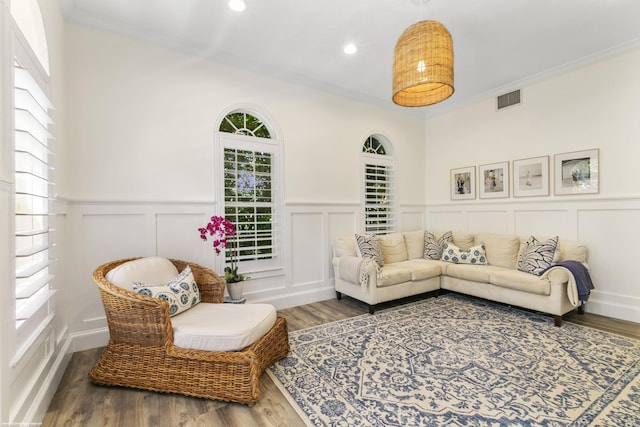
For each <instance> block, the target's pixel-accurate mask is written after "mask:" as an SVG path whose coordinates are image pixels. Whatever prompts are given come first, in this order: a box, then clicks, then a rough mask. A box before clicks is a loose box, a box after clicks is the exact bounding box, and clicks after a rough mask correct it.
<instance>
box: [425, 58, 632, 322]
mask: <svg viewBox="0 0 640 427" xmlns="http://www.w3.org/2000/svg"><path fill="white" fill-rule="evenodd" d="M639 73H640V48H638V47H636V48H634V49H631V50H627V51H625V52H621V53H618V54H616V55H614V56H610V57H608V58H606V59H600V60H598V61H596V62H593V63H590V64H586V65H583V66H581V67H579V68H575V69H572V70H569V71H565V72H563V73H562V74H559V75H556V76H554V77H551V78H547V79H545V80H542V81H539V82H536V83H530V84H527V85H525V86H524V87H522V98H523V102H522V104H521V105H518V106H513V107H509V108H506V109H504V110H501V111H496V107H495V105H496V104H495V98H489V99H486V100H483V101H480V102H477V103H474V104H472V105H469V106H467V107H465V108H461V109H459V110H456V111H453V112H450V113H448V114H444V115H442V116H439V117H435V118H431V119H429V120H427V123H426V134H427V142H426V153H425V155H426V160H425V162H426V163H427V164H428V165H429V167H428V168H427V170H426V172H425V173H426V181H427V223H428V224H429V226H433V227H435V228H454V229H463V230H470V231H493V232H501V233H513V232H515V233H518V234H523V235H528V234H536V233H537V234H545V235H554V234H558V235H559V236H560V237H561V238H563V237H564V238H568V239H574V240H579V241H581V242H584V243H585V244H587V245H588V246H589V249H590V257H589V260H590V267H591V273H592V276H593V279H594V282H595V286H596V290H595V291H594V292H593V294H592V297H591V298H590V302H589V304H588V306H587V311H591V312H595V313H599V314H603V315H607V316H611V317H616V318H623V319H627V320H633V321H635V322H640V287H638V286H637V280H636V278H637V274H636V272H635V268H634V266H635V264H636V260H635V255H634V254H635V252H636V248H635V246H636V243H637V242H638V238H640V227H638V223H640V185H639V184H638V183H639V182H640V167H638V159H639V158H640V144H639V143H638V141H640V120H638V111H640V96H638V95H639V94H640V79H638V78H637V77H636V76H637V75H638V74H639ZM594 148H598V149H599V153H600V156H599V157H600V167H599V171H600V183H599V184H600V192H599V193H598V194H593V195H581V196H576V195H557V196H556V195H555V194H554V186H553V182H554V181H553V179H554V173H553V172H554V167H553V165H554V155H555V154H560V153H566V152H572V151H581V150H587V149H594ZM544 155H549V156H550V195H549V196H546V197H530V198H514V197H513V196H512V195H513V190H512V189H511V197H510V198H508V199H493V200H487V199H482V200H481V199H479V198H477V199H476V200H474V201H455V202H452V201H451V200H450V191H449V188H450V183H449V176H450V173H449V171H450V169H451V168H458V167H466V166H475V167H476V174H478V170H477V166H478V165H482V164H490V163H496V162H502V161H509V162H510V165H509V167H510V172H511V173H512V172H513V170H512V166H513V164H512V163H511V161H512V160H517V159H524V158H530V157H537V156H544ZM476 191H477V189H476Z"/></svg>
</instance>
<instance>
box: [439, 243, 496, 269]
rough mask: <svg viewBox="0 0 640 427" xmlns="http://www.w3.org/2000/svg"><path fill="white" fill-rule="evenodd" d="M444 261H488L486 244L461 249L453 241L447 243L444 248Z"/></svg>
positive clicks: (482, 262) (471, 262) (458, 262)
mask: <svg viewBox="0 0 640 427" xmlns="http://www.w3.org/2000/svg"><path fill="white" fill-rule="evenodd" d="M442 261H447V262H452V263H454V264H476V265H484V264H486V263H487V257H486V254H485V249H484V245H478V246H472V247H470V248H469V249H460V248H459V247H457V246H456V245H454V244H453V243H445V244H444V247H443V250H442Z"/></svg>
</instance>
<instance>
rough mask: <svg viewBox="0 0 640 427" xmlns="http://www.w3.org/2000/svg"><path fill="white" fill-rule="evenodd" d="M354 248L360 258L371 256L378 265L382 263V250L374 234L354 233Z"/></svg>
mask: <svg viewBox="0 0 640 427" xmlns="http://www.w3.org/2000/svg"><path fill="white" fill-rule="evenodd" d="M356 243H357V245H356V248H357V249H358V256H359V257H361V258H371V259H373V260H374V261H375V262H377V263H378V265H379V266H380V267H382V266H383V265H384V259H383V258H382V251H381V250H380V245H379V244H378V239H377V238H376V236H375V235H364V234H356Z"/></svg>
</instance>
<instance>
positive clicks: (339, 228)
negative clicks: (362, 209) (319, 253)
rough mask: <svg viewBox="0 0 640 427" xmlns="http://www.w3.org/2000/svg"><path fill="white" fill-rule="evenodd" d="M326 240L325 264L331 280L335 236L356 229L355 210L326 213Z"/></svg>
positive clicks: (347, 233)
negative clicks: (326, 261) (326, 260)
mask: <svg viewBox="0 0 640 427" xmlns="http://www.w3.org/2000/svg"><path fill="white" fill-rule="evenodd" d="M356 208H357V207H356ZM327 221H328V223H329V224H328V227H327V230H328V242H327V248H326V254H327V259H328V260H329V262H328V263H327V265H326V268H327V271H328V276H327V277H329V278H330V280H333V278H334V274H333V266H332V264H331V259H332V258H333V242H334V241H335V240H336V238H338V237H341V236H347V235H350V234H353V233H354V232H355V230H356V229H357V225H356V224H357V215H356V213H355V212H353V211H351V212H342V211H340V212H329V213H328V219H327Z"/></svg>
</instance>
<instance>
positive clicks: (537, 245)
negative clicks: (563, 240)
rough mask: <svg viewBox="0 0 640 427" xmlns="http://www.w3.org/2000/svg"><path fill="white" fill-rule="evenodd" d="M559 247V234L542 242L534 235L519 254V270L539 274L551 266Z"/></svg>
mask: <svg viewBox="0 0 640 427" xmlns="http://www.w3.org/2000/svg"><path fill="white" fill-rule="evenodd" d="M557 247H558V236H555V237H552V238H551V239H549V240H547V241H546V242H540V241H538V239H536V238H535V237H534V236H531V237H530V238H529V240H527V241H526V242H525V244H524V247H523V248H522V251H521V252H520V254H519V255H518V270H520V271H524V272H525V273H529V274H535V275H536V276H539V275H541V274H542V272H543V271H544V270H546V269H547V268H549V267H551V264H553V257H554V254H555V252H556V248H557Z"/></svg>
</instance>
